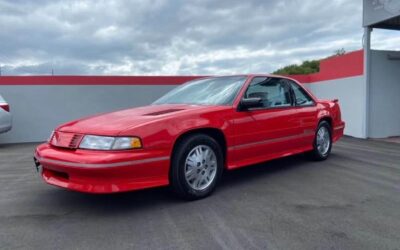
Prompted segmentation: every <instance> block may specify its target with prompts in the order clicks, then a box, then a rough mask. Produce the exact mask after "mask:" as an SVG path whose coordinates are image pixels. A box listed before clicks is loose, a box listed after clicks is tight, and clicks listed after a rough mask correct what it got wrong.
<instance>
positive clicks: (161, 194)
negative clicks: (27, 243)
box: [38, 154, 335, 215]
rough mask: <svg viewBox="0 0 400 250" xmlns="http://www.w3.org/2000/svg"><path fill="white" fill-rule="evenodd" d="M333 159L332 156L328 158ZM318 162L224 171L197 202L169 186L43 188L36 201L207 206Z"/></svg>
mask: <svg viewBox="0 0 400 250" xmlns="http://www.w3.org/2000/svg"><path fill="white" fill-rule="evenodd" d="M331 157H332V158H334V157H335V155H334V154H332V156H331ZM317 164H320V163H318V162H312V161H309V160H308V159H307V158H306V157H305V156H304V155H296V156H290V157H286V158H282V159H278V160H272V161H269V162H266V163H262V164H256V165H252V166H248V167H244V168H240V169H237V170H233V171H225V173H224V175H223V178H222V179H221V182H220V183H219V186H218V188H217V191H216V192H215V193H214V194H213V195H212V196H210V197H208V198H206V199H202V200H198V201H193V202H186V201H183V200H182V199H180V198H178V197H176V196H175V195H174V194H173V193H172V192H171V190H170V188H169V187H160V188H152V189H146V190H141V191H133V192H125V193H116V194H102V195H93V194H85V193H79V192H73V191H69V190H65V189H61V188H54V187H48V188H46V189H43V190H42V192H43V193H41V194H40V195H39V196H38V199H44V198H46V200H47V202H46V205H47V206H53V205H54V206H55V207H57V208H60V207H62V208H63V209H64V210H68V211H71V213H74V212H78V211H90V213H91V214H92V215H93V214H98V215H105V214H110V213H114V214H115V213H119V214H120V213H132V212H133V211H135V210H136V211H140V210H144V209H160V207H164V208H165V207H173V206H180V205H182V204H191V203H208V202H211V203H212V202H213V201H215V200H216V199H220V198H218V195H219V194H221V193H223V192H230V191H229V190H230V189H233V187H236V188H235V190H233V191H232V192H237V187H238V186H239V188H240V186H241V185H242V184H246V185H249V184H251V183H252V182H254V181H257V180H259V179H264V178H272V177H273V176H274V175H275V174H282V173H284V172H285V171H295V170H296V168H305V167H316V165H317Z"/></svg>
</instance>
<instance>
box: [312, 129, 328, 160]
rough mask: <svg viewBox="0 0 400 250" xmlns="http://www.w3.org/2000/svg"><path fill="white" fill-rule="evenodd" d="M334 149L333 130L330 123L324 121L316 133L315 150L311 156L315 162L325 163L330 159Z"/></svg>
mask: <svg viewBox="0 0 400 250" xmlns="http://www.w3.org/2000/svg"><path fill="white" fill-rule="evenodd" d="M331 149H332V129H331V126H330V125H329V123H328V122H326V121H322V122H320V123H319V125H318V129H317V132H316V133H315V138H314V144H313V150H312V151H311V152H310V155H311V157H312V159H313V160H317V161H323V160H326V159H327V158H328V157H329V154H330V153H331Z"/></svg>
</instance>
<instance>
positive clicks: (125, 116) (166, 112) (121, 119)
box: [57, 104, 210, 136]
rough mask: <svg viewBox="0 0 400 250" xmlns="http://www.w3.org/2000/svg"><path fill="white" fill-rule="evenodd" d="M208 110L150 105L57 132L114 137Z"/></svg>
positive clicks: (88, 119) (76, 123) (73, 124)
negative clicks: (151, 124) (135, 129)
mask: <svg viewBox="0 0 400 250" xmlns="http://www.w3.org/2000/svg"><path fill="white" fill-rule="evenodd" d="M209 108H210V106H203V105H186V104H166V105H150V106H145V107H138V108H131V109H125V110H120V111H116V112H111V113H105V114H99V115H94V116H90V117H86V118H82V119H79V120H75V121H71V122H68V123H66V124H63V125H61V126H59V127H58V128H57V130H58V131H62V132H71V133H79V134H92V135H109V136H116V135H118V134H119V133H121V132H122V131H125V130H127V129H130V128H134V127H137V126H144V125H146V124H150V123H153V122H155V121H162V120H164V119H168V118H171V116H174V117H177V116H181V115H184V114H187V113H188V112H191V113H192V112H196V113H197V111H201V110H205V109H209Z"/></svg>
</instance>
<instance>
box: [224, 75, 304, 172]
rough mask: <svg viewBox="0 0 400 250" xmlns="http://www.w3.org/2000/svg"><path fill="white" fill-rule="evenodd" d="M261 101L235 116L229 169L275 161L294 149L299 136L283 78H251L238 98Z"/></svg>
mask: <svg viewBox="0 0 400 250" xmlns="http://www.w3.org/2000/svg"><path fill="white" fill-rule="evenodd" d="M252 97H259V98H261V100H262V101H261V103H262V104H261V106H260V107H257V108H251V109H248V110H240V109H238V111H237V112H236V113H235V117H234V119H233V124H234V125H233V126H234V131H235V137H234V145H233V146H231V147H229V154H230V156H229V157H230V159H231V160H232V162H233V163H234V164H233V165H236V166H242V165H246V164H251V163H255V162H259V161H263V160H266V159H271V158H275V157H277V156H279V155H281V154H284V153H285V152H289V151H290V150H292V149H295V148H296V147H297V146H298V145H297V143H296V140H295V139H296V137H297V136H298V135H299V134H300V133H301V132H302V131H301V128H300V126H299V125H300V122H299V120H298V116H297V115H296V110H295V107H294V106H293V98H292V92H291V88H290V85H289V84H288V83H287V82H286V81H285V79H283V78H278V77H254V78H253V79H252V80H251V82H250V84H249V86H248V87H247V90H246V91H245V92H244V94H243V96H242V98H252Z"/></svg>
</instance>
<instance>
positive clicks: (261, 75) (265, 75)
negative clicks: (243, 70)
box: [204, 74, 297, 82]
mask: <svg viewBox="0 0 400 250" xmlns="http://www.w3.org/2000/svg"><path fill="white" fill-rule="evenodd" d="M229 76H244V77H280V78H285V79H290V80H292V81H295V82H297V81H296V80H295V79H293V78H290V77H288V76H282V75H274V74H234V75H215V76H208V77H229ZM208 77H204V78H208Z"/></svg>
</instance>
